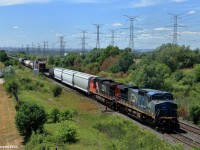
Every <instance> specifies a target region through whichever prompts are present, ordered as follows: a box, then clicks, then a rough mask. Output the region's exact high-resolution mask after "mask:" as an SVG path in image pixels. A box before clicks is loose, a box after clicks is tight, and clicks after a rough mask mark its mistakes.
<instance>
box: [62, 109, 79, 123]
mask: <svg viewBox="0 0 200 150" xmlns="http://www.w3.org/2000/svg"><path fill="white" fill-rule="evenodd" d="M76 115H77V111H76V110H64V111H63V112H62V113H61V120H62V121H64V120H69V119H71V118H73V117H74V116H76Z"/></svg>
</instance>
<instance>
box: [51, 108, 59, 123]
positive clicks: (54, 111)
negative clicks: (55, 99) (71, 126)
mask: <svg viewBox="0 0 200 150" xmlns="http://www.w3.org/2000/svg"><path fill="white" fill-rule="evenodd" d="M49 118H50V119H52V121H53V122H54V123H56V122H59V121H60V110H59V109H58V108H53V109H52V110H51V112H50V115H49Z"/></svg>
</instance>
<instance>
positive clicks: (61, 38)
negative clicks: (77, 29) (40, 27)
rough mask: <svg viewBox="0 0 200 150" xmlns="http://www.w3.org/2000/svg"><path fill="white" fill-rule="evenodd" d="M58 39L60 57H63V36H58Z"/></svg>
mask: <svg viewBox="0 0 200 150" xmlns="http://www.w3.org/2000/svg"><path fill="white" fill-rule="evenodd" d="M59 39H60V56H63V55H64V50H65V41H64V36H60V37H59Z"/></svg>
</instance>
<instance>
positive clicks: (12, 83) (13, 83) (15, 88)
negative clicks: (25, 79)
mask: <svg viewBox="0 0 200 150" xmlns="http://www.w3.org/2000/svg"><path fill="white" fill-rule="evenodd" d="M4 86H5V89H6V92H8V93H9V94H11V95H13V96H14V97H15V100H16V101H17V103H18V104H19V98H18V96H17V94H18V92H19V89H20V84H19V83H18V81H17V80H16V79H15V77H14V76H13V75H7V76H6V77H5V83H4Z"/></svg>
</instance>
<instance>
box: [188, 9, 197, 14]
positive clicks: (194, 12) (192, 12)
mask: <svg viewBox="0 0 200 150" xmlns="http://www.w3.org/2000/svg"><path fill="white" fill-rule="evenodd" d="M196 13H197V12H196V11H194V10H190V11H188V14H196Z"/></svg>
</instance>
